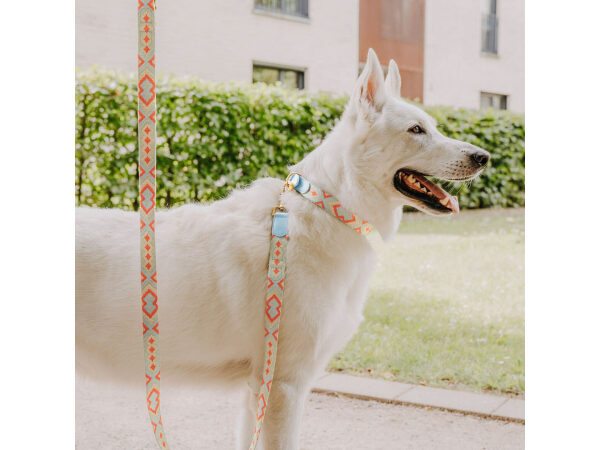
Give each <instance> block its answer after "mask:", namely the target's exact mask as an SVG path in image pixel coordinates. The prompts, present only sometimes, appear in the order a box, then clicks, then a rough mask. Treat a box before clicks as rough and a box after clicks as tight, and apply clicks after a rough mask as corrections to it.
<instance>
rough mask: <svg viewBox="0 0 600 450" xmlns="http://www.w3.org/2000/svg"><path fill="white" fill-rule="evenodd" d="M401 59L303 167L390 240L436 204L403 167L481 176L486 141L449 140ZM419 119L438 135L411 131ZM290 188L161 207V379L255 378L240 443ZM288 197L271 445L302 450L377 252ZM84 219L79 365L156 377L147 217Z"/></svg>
mask: <svg viewBox="0 0 600 450" xmlns="http://www.w3.org/2000/svg"><path fill="white" fill-rule="evenodd" d="M389 67H390V71H389V74H388V77H387V81H386V82H385V84H384V78H383V73H382V70H381V66H380V65H379V62H378V61H377V57H376V56H375V54H374V52H372V51H370V52H369V57H368V61H367V64H366V67H365V69H364V71H363V73H362V74H361V76H360V78H359V80H358V82H357V88H356V92H355V93H354V94H353V96H352V98H351V100H350V102H349V105H348V107H347V110H346V111H345V113H344V115H343V117H342V119H341V120H340V122H339V123H338V124H337V126H336V127H335V129H334V130H333V131H332V132H331V133H330V135H329V136H328V137H327V139H326V140H325V141H324V142H323V143H322V144H321V145H320V146H319V147H318V148H317V149H315V150H314V151H313V152H312V153H310V154H309V155H308V156H307V157H306V158H305V159H304V160H302V161H301V162H300V163H298V164H297V165H296V166H294V167H293V168H292V170H295V171H298V172H300V173H301V174H302V175H303V176H304V177H305V178H307V179H308V180H309V181H311V182H313V183H315V184H317V185H318V186H319V187H321V188H323V189H325V190H327V191H330V192H332V193H334V194H335V195H336V196H337V197H338V198H339V199H340V200H341V201H342V203H343V204H344V206H345V207H346V208H348V209H349V210H351V211H353V212H356V213H357V214H359V215H360V216H362V217H364V218H366V219H368V220H369V221H371V222H372V223H373V225H374V226H375V227H376V228H377V229H378V230H379V232H380V233H381V234H382V236H383V237H384V238H389V237H390V236H392V235H393V233H394V232H395V230H396V228H397V226H398V224H399V221H400V216H401V211H402V209H401V208H402V205H403V204H412V205H413V206H416V207H420V208H422V209H426V208H424V207H423V205H419V204H416V203H415V202H412V201H410V200H408V199H407V198H405V197H403V196H402V195H401V194H400V193H399V192H398V191H397V190H396V189H394V187H393V182H392V179H393V176H394V173H395V172H396V170H398V169H399V168H412V169H414V170H419V171H422V172H425V173H429V174H432V175H435V176H438V177H441V178H447V179H448V178H450V179H452V178H464V177H467V176H473V175H474V174H476V173H477V171H478V169H475V168H466V169H465V168H464V167H467V165H468V161H469V159H468V154H469V152H472V151H475V150H476V148H475V147H473V146H470V145H469V144H465V143H461V142H458V141H453V140H451V139H448V138H445V137H443V136H442V135H441V134H439V133H438V132H437V130H435V123H434V121H433V119H432V118H431V117H429V116H428V115H427V114H425V113H424V112H423V111H422V110H420V109H419V108H417V107H416V106H413V105H410V104H408V103H406V102H404V101H402V100H401V99H400V75H399V73H398V69H397V67H396V65H395V63H393V61H392V62H391V63H390V66H389ZM417 123H419V124H421V125H422V126H423V127H424V128H427V131H428V133H427V136H414V135H411V134H410V133H407V131H406V130H407V129H408V128H409V127H410V126H412V125H413V124H417ZM457 163H459V164H457ZM460 164H463V166H464V167H463V168H460ZM281 186H282V181H281V180H276V179H271V178H269V179H261V180H257V181H255V182H254V183H252V185H251V186H250V187H248V188H247V189H243V190H237V191H234V192H233V193H232V194H231V195H230V196H229V197H228V198H226V199H224V200H221V201H218V202H215V203H212V204H210V205H198V204H193V205H186V206H183V207H179V208H174V209H172V210H169V211H164V212H159V213H157V232H156V237H157V267H158V269H159V270H158V282H159V284H158V286H159V304H160V320H161V321H160V332H161V348H160V357H161V364H162V378H163V379H164V380H168V382H169V383H171V382H173V383H175V382H182V383H183V382H186V383H199V382H217V383H226V382H227V383H228V382H238V383H247V384H248V386H249V389H248V396H247V401H246V404H245V405H244V420H243V424H242V426H241V428H240V433H239V447H240V448H245V447H247V445H248V443H249V442H250V437H251V433H252V430H253V427H254V411H255V407H256V393H257V391H258V380H259V377H260V371H261V369H262V364H263V325H262V324H263V315H264V302H265V292H266V287H265V280H266V273H267V262H268V261H267V260H268V251H269V239H270V227H271V209H272V208H273V206H275V205H277V204H278V201H279V195H280V194H279V193H280V191H281ZM283 203H284V204H285V206H286V208H287V209H288V211H289V236H290V241H289V246H288V255H287V258H288V263H287V274H286V289H285V300H284V306H283V311H282V319H281V331H280V341H279V352H278V356H277V367H276V371H275V380H274V383H273V388H272V392H271V397H270V401H269V407H268V411H267V415H266V420H265V423H264V427H263V432H262V434H261V440H260V445H261V446H262V448H266V449H286V450H293V449H297V448H298V446H299V443H298V432H299V426H300V417H301V414H302V406H303V403H304V400H305V398H306V396H307V394H308V392H309V390H310V387H311V385H312V383H313V382H314V380H315V377H316V376H317V375H319V374H320V373H321V372H322V371H323V370H324V368H325V367H326V364H327V362H328V361H329V359H330V358H331V357H332V356H333V355H334V354H335V353H336V352H337V351H339V350H340V349H341V348H343V346H344V345H345V344H346V342H347V341H348V340H349V339H350V337H351V336H352V334H353V333H354V332H355V331H356V330H357V328H358V325H359V323H360V321H361V319H362V308H363V304H364V301H365V299H366V294H367V286H368V280H369V277H370V275H371V273H372V271H373V267H374V264H375V254H374V252H373V250H372V249H371V247H370V245H369V244H368V242H367V240H366V239H365V238H364V237H363V236H360V235H358V234H357V233H355V232H353V231H352V230H350V229H349V228H348V227H346V226H344V225H343V224H341V223H340V222H339V221H337V220H336V219H335V218H333V217H332V216H330V215H329V214H327V213H326V212H324V211H323V210H321V209H320V208H318V207H316V206H315V205H313V204H312V203H311V202H309V201H307V200H306V199H304V198H302V197H301V196H300V195H298V194H297V193H295V192H288V193H285V194H284V195H283ZM76 221H77V222H76V344H77V345H76V365H77V370H78V371H79V372H81V373H84V374H88V375H90V376H95V377H97V378H104V379H109V380H114V381H121V382H132V383H143V382H144V381H143V380H144V377H143V371H144V363H143V360H142V357H143V352H142V341H141V311H140V300H139V296H140V285H139V283H140V271H139V264H140V262H139V236H138V233H139V225H138V224H139V219H138V215H137V213H134V212H125V211H120V210H100V209H90V208H79V209H78V210H77V214H76ZM199 407H200V406H199Z"/></svg>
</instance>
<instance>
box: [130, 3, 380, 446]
mask: <svg viewBox="0 0 600 450" xmlns="http://www.w3.org/2000/svg"><path fill="white" fill-rule="evenodd" d="M155 10H156V3H155V0H138V150H139V190H140V262H141V300H142V327H143V341H144V364H145V372H146V403H147V407H148V414H149V416H150V422H151V423H152V427H153V430H154V437H155V438H156V443H157V444H158V446H159V448H162V449H168V448H169V446H168V444H167V440H166V436H165V432H164V429H163V423H162V417H161V414H160V362H159V351H158V348H159V332H158V288H157V278H156V273H157V272H156V244H155V235H154V234H155V228H156V227H155V219H154V212H155V207H156V92H155V89H156V82H155V80H156V77H155V75H156V67H155V61H154V57H155V55H154V50H155V21H154V13H155ZM292 189H295V190H296V191H297V192H299V193H300V194H302V195H303V196H304V197H306V198H308V199H309V200H310V201H312V202H313V203H314V204H316V205H318V206H320V207H321V208H323V209H324V210H325V211H327V212H328V213H330V214H332V215H333V216H334V217H336V218H337V219H339V220H340V221H342V222H343V223H345V224H346V225H348V226H349V227H351V228H352V229H353V230H354V231H357V232H358V233H361V234H368V233H370V232H371V230H372V229H373V227H372V226H371V225H370V224H369V223H368V222H367V221H365V220H362V219H361V218H360V217H358V216H357V215H355V214H352V213H351V212H349V211H347V210H346V209H344V208H343V207H342V205H341V203H340V201H339V200H337V199H336V198H335V197H334V196H333V195H331V194H329V193H327V192H325V191H324V190H322V189H319V188H318V187H316V186H311V184H310V183H309V182H308V181H307V180H306V179H304V178H302V177H301V176H300V175H299V174H297V173H291V174H290V175H289V176H288V177H287V179H286V181H285V184H284V187H283V190H284V191H286V190H292ZM272 215H273V223H272V226H271V243H270V248H269V268H268V274H267V296H266V305H265V323H264V332H265V334H264V338H265V353H264V362H263V371H262V377H261V384H260V388H259V394H258V403H257V408H256V425H255V427H254V433H253V437H252V442H251V444H250V450H255V448H256V445H257V444H258V439H259V437H260V432H261V429H262V424H263V422H264V418H265V413H266V410H267V404H268V401H269V394H270V393H271V386H272V383H273V376H274V374H275V362H276V358H277V342H278V339H279V322H280V319H281V309H282V306H283V293H284V283H285V257H286V252H287V243H288V215H287V212H286V211H285V208H284V206H283V205H282V204H280V205H279V206H276V207H275V208H273V214H272Z"/></svg>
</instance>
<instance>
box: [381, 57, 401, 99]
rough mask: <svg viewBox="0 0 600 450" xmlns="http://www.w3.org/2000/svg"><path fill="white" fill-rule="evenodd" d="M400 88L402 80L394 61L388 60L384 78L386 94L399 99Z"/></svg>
mask: <svg viewBox="0 0 600 450" xmlns="http://www.w3.org/2000/svg"><path fill="white" fill-rule="evenodd" d="M401 87H402V78H401V77H400V71H399V70H398V66H397V65H396V61H394V60H393V59H390V63H389V64H388V73H387V76H386V77H385V88H386V89H387V92H388V94H390V95H393V96H395V97H400V88H401Z"/></svg>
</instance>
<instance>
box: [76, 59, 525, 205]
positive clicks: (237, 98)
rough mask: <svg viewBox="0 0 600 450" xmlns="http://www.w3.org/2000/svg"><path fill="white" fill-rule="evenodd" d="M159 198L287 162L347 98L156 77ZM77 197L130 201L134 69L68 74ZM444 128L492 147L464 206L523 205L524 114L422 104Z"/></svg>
mask: <svg viewBox="0 0 600 450" xmlns="http://www.w3.org/2000/svg"><path fill="white" fill-rule="evenodd" d="M156 91H157V96H158V97H157V98H158V119H159V122H158V138H157V159H158V170H157V179H158V205H159V207H169V206H175V205H179V204H182V203H186V202H190V201H210V200H215V199H219V198H222V197H225V196H227V194H228V193H229V192H230V191H231V190H232V189H233V188H236V187H241V186H245V185H248V184H249V183H251V182H252V181H253V180H254V179H256V178H259V177H262V176H276V177H281V178H283V177H285V174H286V166H287V165H289V164H293V163H295V162H297V161H298V160H300V159H301V158H302V156H303V155H304V154H306V153H307V152H309V151H310V150H312V149H313V148H315V147H316V146H317V145H319V143H320V142H321V141H322V140H323V138H324V137H325V135H326V134H327V132H328V131H329V130H330V129H331V128H332V127H333V126H334V125H335V123H336V121H337V120H338V119H339V117H340V115H341V113H342V111H343V110H344V105H345V103H346V101H347V97H339V96H334V95H331V94H327V93H318V94H308V93H306V92H303V91H291V90H286V89H283V88H281V87H277V86H265V85H261V84H258V85H247V84H241V83H211V82H204V81H200V80H197V79H192V78H179V79H176V78H167V77H163V78H159V80H158V83H157V90H156ZM76 105H77V109H76V147H75V148H76V190H75V195H76V203H77V204H78V205H93V206H100V207H118V208H123V209H137V207H138V200H137V168H138V164H137V117H136V114H137V109H136V106H137V84H136V80H135V77H134V76H133V75H125V74H121V73H116V72H100V71H97V70H92V71H88V72H78V73H77V74H76ZM425 109H426V111H427V112H428V113H430V114H431V115H433V116H434V117H435V118H436V119H437V120H438V123H439V129H440V131H442V132H443V133H444V134H446V135H447V136H450V137H453V138H456V139H461V140H465V141H467V142H471V143H473V144H475V145H479V146H480V147H483V148H485V149H487V150H488V151H490V153H491V154H492V161H491V167H489V168H488V169H486V171H485V172H484V174H483V175H482V176H481V177H479V178H478V179H476V180H475V181H473V182H472V183H471V185H470V187H466V186H464V185H460V186H457V187H456V188H454V189H453V190H459V189H460V192H459V193H458V195H459V199H460V202H461V206H462V207H466V208H478V207H490V206H504V207H506V206H522V205H524V178H525V170H524V165H525V161H524V159H525V146H524V134H525V132H524V120H523V118H522V117H521V116H517V115H513V114H510V113H507V112H499V111H492V110H488V111H469V110H460V109H451V108H440V107H434V108H428V107H427V108H425Z"/></svg>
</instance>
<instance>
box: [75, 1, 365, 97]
mask: <svg viewBox="0 0 600 450" xmlns="http://www.w3.org/2000/svg"><path fill="white" fill-rule="evenodd" d="M157 3H158V5H157V43H156V53H157V62H158V71H159V72H163V73H172V74H175V75H181V76H183V75H192V76H196V77H199V78H203V79H207V80H215V81H229V80H237V81H245V82H252V81H265V82H273V81H276V80H277V81H281V82H282V83H283V84H284V85H286V86H289V87H298V88H305V89H308V90H310V91H320V90H324V91H331V92H336V93H349V92H350V91H351V90H352V87H353V86H354V82H355V80H356V74H357V72H358V59H359V57H358V45H357V42H358V0H325V1H323V0H318V1H317V0H219V1H198V0H168V1H160V0H158V2H157ZM136 5H137V4H136V3H135V2H125V1H123V0H105V1H103V2H97V1H93V0H77V2H76V24H75V27H76V28H75V31H76V57H75V64H76V66H77V67H80V68H87V67H90V66H92V65H97V66H99V67H103V68H108V69H119V70H124V71H127V72H136V71H137V63H136V56H135V55H136V52H137V32H136V30H137V10H136Z"/></svg>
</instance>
